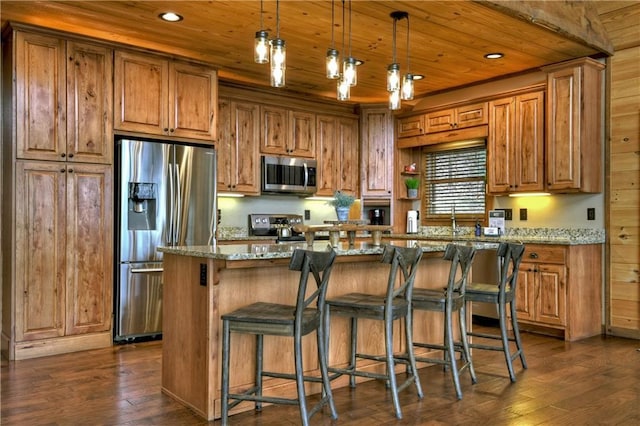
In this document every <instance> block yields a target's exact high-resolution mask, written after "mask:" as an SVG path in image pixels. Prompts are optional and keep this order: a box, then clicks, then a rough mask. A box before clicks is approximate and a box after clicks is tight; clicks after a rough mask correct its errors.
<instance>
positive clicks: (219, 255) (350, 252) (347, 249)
mask: <svg viewBox="0 0 640 426" xmlns="http://www.w3.org/2000/svg"><path fill="white" fill-rule="evenodd" d="M387 243H390V244H394V245H399V246H404V247H413V246H414V245H415V244H416V243H418V244H419V245H420V247H422V251H423V253H428V252H443V251H444V250H445V247H446V246H447V242H445V241H427V240H422V241H419V242H418V241H416V240H409V239H400V240H392V241H388V242H387ZM467 243H470V242H467ZM473 245H474V247H476V248H477V249H485V250H492V249H495V248H496V247H497V243H496V242H474V243H473ZM328 246H329V244H328V242H327V241H316V242H314V243H313V245H312V246H307V243H306V242H299V243H286V244H221V245H215V246H180V247H159V248H158V250H159V251H161V252H163V253H169V254H177V255H182V256H193V257H204V258H211V259H219V260H256V259H282V258H288V257H291V253H293V251H294V250H295V249H298V248H301V249H313V250H316V251H322V250H326V249H327V247H328ZM334 250H335V251H336V254H337V255H338V256H359V255H376V254H382V246H374V245H373V244H371V243H370V242H364V241H363V242H358V241H357V242H356V243H355V244H354V245H353V246H349V243H348V242H346V241H341V242H340V243H339V245H338V246H337V247H334Z"/></svg>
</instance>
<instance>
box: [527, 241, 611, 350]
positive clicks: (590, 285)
mask: <svg viewBox="0 0 640 426" xmlns="http://www.w3.org/2000/svg"><path fill="white" fill-rule="evenodd" d="M602 283H603V277H602V245H600V244H592V245H575V246H561V245H543V244H527V245H526V249H525V254H524V258H523V260H522V263H521V264H520V271H519V274H518V284H517V285H518V288H517V291H516V296H517V302H516V307H517V312H518V322H519V323H520V324H521V325H522V327H523V328H524V329H527V327H529V326H534V327H535V326H540V327H547V328H549V329H551V330H555V332H556V333H559V334H561V335H563V336H564V338H565V340H569V341H571V340H578V339H581V338H585V337H589V336H594V335H597V334H600V333H601V331H602V312H601V311H602V306H601V300H602V297H601V291H602Z"/></svg>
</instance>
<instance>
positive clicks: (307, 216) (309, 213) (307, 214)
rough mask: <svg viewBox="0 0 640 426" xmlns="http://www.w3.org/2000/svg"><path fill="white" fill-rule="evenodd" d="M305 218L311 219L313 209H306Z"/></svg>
mask: <svg viewBox="0 0 640 426" xmlns="http://www.w3.org/2000/svg"><path fill="white" fill-rule="evenodd" d="M304 220H311V210H305V211H304Z"/></svg>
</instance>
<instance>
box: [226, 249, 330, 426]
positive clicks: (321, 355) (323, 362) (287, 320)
mask: <svg viewBox="0 0 640 426" xmlns="http://www.w3.org/2000/svg"><path fill="white" fill-rule="evenodd" d="M335 258H336V254H335V252H334V251H333V249H331V250H330V251H327V252H313V251H307V250H302V249H296V250H295V251H294V252H293V254H292V256H291V261H290V263H289V269H290V270H292V271H300V282H299V286H298V295H297V300H296V305H295V306H290V305H280V304H275V303H262V302H258V303H254V304H252V305H249V306H245V307H242V308H240V309H237V310H235V311H233V312H230V313H227V314H225V315H222V424H223V425H226V424H227V421H228V415H229V410H230V409H231V408H233V407H235V406H236V405H237V404H239V403H240V402H242V401H254V402H255V408H256V410H261V409H262V403H263V402H268V403H274V404H289V405H298V406H299V407H300V418H301V421H302V424H303V425H308V424H309V418H310V417H311V416H312V415H313V414H315V413H316V412H317V411H319V410H320V409H321V408H322V407H323V406H324V405H326V404H328V405H329V408H330V410H331V417H332V418H333V419H337V418H338V415H337V413H336V408H335V405H334V402H333V395H332V393H331V386H330V381H329V375H328V373H327V352H326V346H325V343H326V339H325V336H324V330H325V328H324V327H323V324H322V321H323V318H324V316H323V311H324V308H325V295H326V292H327V283H328V282H329V276H330V275H331V269H332V268H333V262H334V260H335ZM310 277H313V280H314V281H315V283H316V286H317V288H316V289H312V290H309V292H310V295H308V296H307V295H306V294H307V283H308V281H309V280H310ZM314 305H315V306H314ZM314 330H315V331H316V336H317V340H318V361H319V364H320V374H321V377H316V376H305V375H304V368H303V365H302V336H305V335H307V334H309V333H311V332H312V331H314ZM232 332H233V333H245V334H255V335H256V371H255V383H256V384H255V386H254V387H252V388H250V389H248V390H247V391H245V392H244V393H241V394H231V393H229V363H230V359H229V356H230V354H229V348H230V337H231V333H232ZM264 335H271V336H291V337H293V343H294V345H293V346H294V358H295V374H290V373H278V372H269V371H264V370H263V366H262V364H263V359H262V349H263V337H264ZM265 376H267V377H276V378H281V379H289V380H295V381H296V387H297V393H298V397H297V398H281V397H271V396H263V395H262V378H263V377H265ZM305 381H308V382H317V383H322V386H323V392H322V397H321V400H320V401H319V402H318V403H317V404H316V405H315V406H314V407H313V408H312V409H308V408H307V400H306V395H305V389H304V382H305ZM230 400H234V401H233V402H230Z"/></svg>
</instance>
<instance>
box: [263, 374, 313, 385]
mask: <svg viewBox="0 0 640 426" xmlns="http://www.w3.org/2000/svg"><path fill="white" fill-rule="evenodd" d="M262 376H263V377H273V378H276V379H289V380H295V379H296V375H295V374H293V373H276V372H273V371H263V372H262ZM302 377H303V380H304V381H305V382H314V383H322V377H316V376H302Z"/></svg>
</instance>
